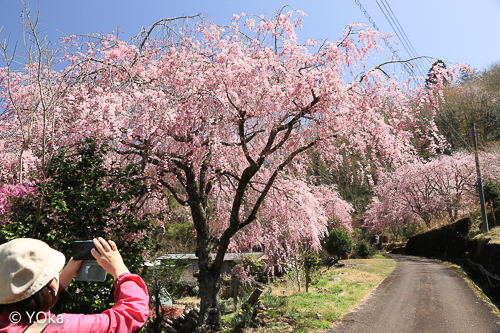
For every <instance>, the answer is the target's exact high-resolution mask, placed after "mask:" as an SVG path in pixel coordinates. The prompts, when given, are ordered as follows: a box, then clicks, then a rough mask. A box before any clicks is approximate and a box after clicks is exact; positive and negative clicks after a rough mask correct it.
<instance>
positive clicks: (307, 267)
mask: <svg viewBox="0 0 500 333" xmlns="http://www.w3.org/2000/svg"><path fill="white" fill-rule="evenodd" d="M309 271H310V268H309V266H306V293H308V292H309V281H310V277H309V273H310V272H309Z"/></svg>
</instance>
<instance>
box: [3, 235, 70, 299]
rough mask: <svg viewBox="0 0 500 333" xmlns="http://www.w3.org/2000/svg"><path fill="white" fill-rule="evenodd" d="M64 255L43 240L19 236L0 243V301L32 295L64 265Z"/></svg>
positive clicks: (57, 273)
mask: <svg viewBox="0 0 500 333" xmlns="http://www.w3.org/2000/svg"><path fill="white" fill-rule="evenodd" d="M65 262H66V259H65V258H64V255H63V254H62V253H61V252H59V251H56V250H54V249H51V248H50V247H49V246H48V245H47V244H45V243H44V242H42V241H40V240H37V239H32V238H18V239H14V240H11V241H10V242H7V243H5V244H2V245H0V304H12V303H16V302H19V301H22V300H25V299H26V298H28V297H30V296H32V295H34V294H35V293H37V292H38V291H39V290H40V289H42V288H43V287H44V286H45V285H46V284H47V283H49V282H50V281H51V280H52V279H53V278H54V277H56V276H57V275H59V272H60V271H61V270H62V268H63V267H64V263H65Z"/></svg>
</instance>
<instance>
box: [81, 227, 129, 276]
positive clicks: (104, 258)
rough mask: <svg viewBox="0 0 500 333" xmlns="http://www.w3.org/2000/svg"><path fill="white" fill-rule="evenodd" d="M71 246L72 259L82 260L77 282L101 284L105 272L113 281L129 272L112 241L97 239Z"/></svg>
mask: <svg viewBox="0 0 500 333" xmlns="http://www.w3.org/2000/svg"><path fill="white" fill-rule="evenodd" d="M72 246H73V259H74V260H75V261H76V260H83V262H81V267H80V269H79V270H78V273H77V274H76V280H78V281H94V282H103V281H104V280H105V279H106V272H108V273H109V274H111V275H112V276H113V277H114V278H115V279H116V278H117V277H118V276H120V275H121V274H122V273H125V272H129V270H128V268H127V267H126V266H125V264H124V263H123V259H122V256H121V255H120V252H118V248H117V247H116V244H115V242H113V241H109V243H108V242H107V241H106V240H104V238H102V237H99V238H98V239H96V238H94V239H93V240H92V241H77V242H73V244H72Z"/></svg>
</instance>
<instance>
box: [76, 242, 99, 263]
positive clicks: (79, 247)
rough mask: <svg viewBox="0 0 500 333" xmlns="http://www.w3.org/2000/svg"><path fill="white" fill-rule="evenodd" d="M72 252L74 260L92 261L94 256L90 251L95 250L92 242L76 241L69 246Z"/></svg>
mask: <svg viewBox="0 0 500 333" xmlns="http://www.w3.org/2000/svg"><path fill="white" fill-rule="evenodd" d="M71 247H72V250H73V259H74V260H94V259H95V258H94V256H93V255H92V253H90V250H91V249H93V248H95V245H94V242H92V241H81V242H80V241H78V242H73V244H71Z"/></svg>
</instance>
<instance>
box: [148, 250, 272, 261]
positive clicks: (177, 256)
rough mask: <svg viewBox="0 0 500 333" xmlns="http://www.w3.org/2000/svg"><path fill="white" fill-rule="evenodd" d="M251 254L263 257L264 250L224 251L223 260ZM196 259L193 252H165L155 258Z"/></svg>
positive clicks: (258, 257)
mask: <svg viewBox="0 0 500 333" xmlns="http://www.w3.org/2000/svg"><path fill="white" fill-rule="evenodd" d="M250 254H253V255H254V256H255V258H256V259H257V260H259V259H264V258H263V257H264V252H246V253H226V254H225V255H224V261H235V260H241V259H243V258H244V257H246V256H248V255H250ZM214 258H215V253H212V259H214ZM166 259H173V260H198V257H197V256H196V254H194V253H167V254H165V255H163V256H161V257H158V258H156V260H166Z"/></svg>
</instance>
